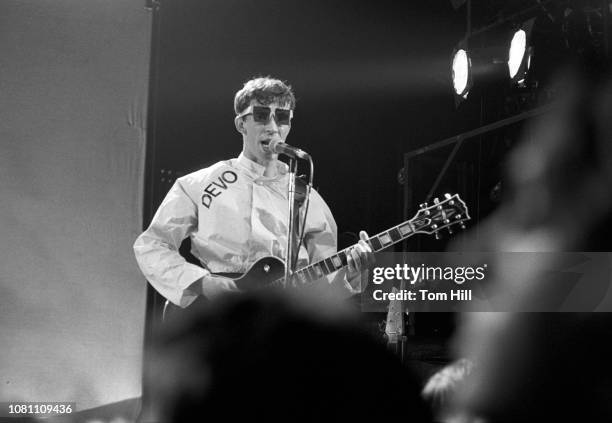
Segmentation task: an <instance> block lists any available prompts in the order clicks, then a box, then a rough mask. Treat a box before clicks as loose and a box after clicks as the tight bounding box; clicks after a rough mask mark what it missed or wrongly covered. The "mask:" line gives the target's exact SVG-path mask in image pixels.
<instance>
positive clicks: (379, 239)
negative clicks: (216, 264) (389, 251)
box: [274, 220, 415, 284]
mask: <svg viewBox="0 0 612 423" xmlns="http://www.w3.org/2000/svg"><path fill="white" fill-rule="evenodd" d="M414 233H415V228H414V227H413V224H412V221H411V220H409V221H406V222H404V223H401V224H399V225H397V226H394V227H393V228H391V229H389V230H387V231H384V232H381V233H379V234H377V235H374V236H372V237H370V239H368V240H367V241H366V242H367V243H368V244H369V245H370V248H371V249H372V252H374V253H377V252H379V251H381V250H384V249H385V248H387V247H390V246H391V245H393V244H397V243H398V242H401V241H403V240H405V239H406V238H408V237H410V236H411V235H413V234H414ZM350 249H351V247H348V248H345V249H344V250H341V251H338V252H337V253H336V254H334V255H332V256H329V257H327V258H326V259H323V260H321V261H318V262H316V263H312V264H310V265H308V266H306V267H303V268H301V269H299V270H297V271H296V272H295V273H294V275H295V277H296V279H297V280H298V281H299V282H301V283H303V284H304V283H307V282H310V281H314V280H317V279H320V278H322V277H323V276H326V275H329V274H330V273H333V272H335V271H337V270H340V269H342V268H343V267H345V266H346V265H347V264H348V261H347V255H348V254H349V250H350ZM283 282H284V280H283V279H277V280H276V281H274V284H282V283H283Z"/></svg>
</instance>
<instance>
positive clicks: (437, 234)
mask: <svg viewBox="0 0 612 423" xmlns="http://www.w3.org/2000/svg"><path fill="white" fill-rule="evenodd" d="M436 239H437V240H438V241H439V240H441V239H442V235H441V234H440V232H436Z"/></svg>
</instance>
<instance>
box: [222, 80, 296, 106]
mask: <svg viewBox="0 0 612 423" xmlns="http://www.w3.org/2000/svg"><path fill="white" fill-rule="evenodd" d="M251 100H257V101H258V102H259V103H261V104H271V103H274V102H278V103H279V104H286V103H289V107H290V108H291V109H294V108H295V95H294V94H293V91H292V90H291V86H290V85H288V84H286V83H285V82H283V81H281V80H280V79H275V78H272V77H270V76H264V77H256V78H253V79H251V80H250V81H247V82H245V83H244V86H243V87H242V89H241V90H240V91H238V92H237V93H236V95H235V97H234V112H236V114H239V113H240V112H242V111H243V110H244V109H246V108H247V107H249V104H251Z"/></svg>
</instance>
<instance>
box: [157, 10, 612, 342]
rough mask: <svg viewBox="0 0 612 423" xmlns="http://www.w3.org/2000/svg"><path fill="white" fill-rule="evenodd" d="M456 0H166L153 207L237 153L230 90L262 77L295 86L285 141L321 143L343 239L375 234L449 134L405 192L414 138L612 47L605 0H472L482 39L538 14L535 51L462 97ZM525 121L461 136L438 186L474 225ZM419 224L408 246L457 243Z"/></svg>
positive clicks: (325, 184)
mask: <svg viewBox="0 0 612 423" xmlns="http://www.w3.org/2000/svg"><path fill="white" fill-rule="evenodd" d="M460 3H461V1H453V2H451V1H441V0H439V1H432V2H407V1H403V2H400V1H390V0H382V1H365V0H359V1H348V0H346V1H321V0H314V1H313V0H311V1H303V0H290V1H279V0H261V1H257V2H253V1H244V0H214V1H201V0H173V1H163V0H162V2H161V3H160V4H161V7H160V9H159V10H158V11H157V13H156V16H155V21H154V34H153V51H152V63H151V65H152V66H151V91H150V94H151V95H150V101H151V109H150V113H149V119H150V124H149V140H148V147H149V151H148V158H147V159H148V160H147V161H148V167H149V172H148V176H147V179H148V181H147V185H148V187H149V190H148V196H147V201H146V204H147V205H148V206H149V209H148V210H149V211H148V212H149V216H145V222H148V221H149V219H150V217H151V215H152V213H153V212H154V210H155V209H156V208H157V206H158V205H159V203H160V202H161V200H162V199H163V197H164V195H165V193H166V192H167V190H168V189H169V188H170V186H171V184H172V182H173V181H174V179H175V178H176V177H177V176H180V175H183V174H185V173H189V172H192V171H195V170H197V169H199V168H202V167H206V166H208V165H211V164H213V163H215V162H217V161H219V160H223V159H227V158H230V157H236V156H237V155H238V154H239V153H240V150H241V146H242V141H241V137H240V135H239V134H238V133H237V132H236V130H235V128H234V123H233V118H234V112H233V96H234V94H235V92H236V91H237V90H239V89H240V88H241V87H242V84H243V83H244V82H245V81H247V80H248V79H250V78H251V77H253V76H261V75H271V76H273V77H277V78H280V79H283V80H286V81H287V82H289V83H290V84H291V85H292V86H293V88H294V91H295V93H296V96H297V107H296V112H295V118H294V120H293V125H292V130H291V134H290V135H289V137H288V139H287V141H288V143H290V144H292V145H295V146H299V147H300V148H303V149H304V150H306V151H308V152H309V153H311V155H312V156H313V158H314V162H315V187H316V188H317V189H318V190H319V192H320V193H321V194H322V195H323V197H324V198H325V200H326V201H327V203H328V204H329V206H330V208H331V210H332V212H333V213H334V216H335V218H336V221H337V223H338V232H339V246H340V247H344V246H347V245H349V244H350V243H352V242H353V241H354V234H355V233H357V232H358V231H359V230H361V229H365V230H367V231H368V232H369V233H370V234H376V233H378V232H380V231H383V230H385V229H387V228H389V227H391V226H394V225H396V224H398V223H400V222H401V221H403V220H405V219H404V218H409V217H411V216H412V215H414V213H415V212H416V211H417V209H418V204H419V203H420V202H421V201H423V200H424V199H425V197H426V195H427V194H428V193H429V191H430V190H431V188H432V185H433V184H434V181H435V180H436V177H437V176H438V174H439V173H440V171H441V170H442V168H443V166H444V163H445V161H446V159H447V158H448V157H449V155H450V154H451V151H452V148H453V145H450V146H448V147H445V148H441V149H439V150H436V151H434V152H430V153H427V154H423V155H420V156H418V157H416V158H414V159H412V160H411V163H410V171H409V172H408V173H407V174H406V175H407V176H408V178H407V186H408V189H409V192H410V194H411V198H412V202H410V203H409V204H407V205H406V204H405V203H404V200H405V198H404V195H403V193H404V191H403V187H402V186H401V185H400V184H399V183H398V172H399V171H400V169H401V168H402V167H403V165H404V163H403V153H405V152H408V151H411V150H414V149H415V148H418V147H422V146H425V145H428V144H431V143H433V142H436V141H439V140H441V139H444V138H447V137H451V136H454V135H457V134H461V133H463V132H465V131H468V130H473V129H475V128H479V127H481V126H483V125H486V124H489V123H492V122H496V121H499V120H500V119H504V118H507V117H509V116H513V115H516V114H518V113H521V112H524V111H526V110H530V109H533V108H535V107H537V106H539V105H542V104H544V103H547V102H548V101H549V100H550V99H551V98H554V95H555V92H554V90H553V89H551V88H549V82H550V80H551V78H553V77H554V75H555V74H556V73H557V72H558V70H559V69H561V68H562V66H563V64H564V63H570V62H584V59H585V58H591V59H592V57H599V58H601V57H603V56H604V47H605V42H604V41H603V37H602V32H603V31H602V27H603V17H602V14H601V13H599V14H598V13H593V12H592V11H593V10H596V9H597V7H600V8H601V6H602V4H603V2H602V1H601V0H580V1H543V2H541V3H540V5H538V2H534V1H531V0H529V1H528V0H516V1H513V2H504V1H500V0H488V1H478V2H473V3H474V5H473V7H472V13H471V23H472V29H473V30H474V31H475V32H476V34H475V35H474V36H473V37H472V38H470V43H471V46H472V47H491V44H493V43H495V42H497V43H499V42H500V41H499V40H501V41H502V42H503V41H507V40H508V39H509V36H511V34H512V28H513V27H515V26H516V25H518V24H520V23H521V22H522V21H523V20H526V19H528V18H531V17H534V18H536V21H535V25H534V30H533V32H532V45H534V52H535V53H534V59H533V64H532V69H531V71H530V74H529V77H528V79H527V83H526V86H525V87H523V88H517V87H516V86H513V85H511V84H510V82H509V79H508V78H507V75H506V72H507V69H506V68H505V67H504V66H505V65H503V64H502V65H498V66H490V67H489V70H490V72H489V73H488V74H487V75H485V76H486V79H481V80H475V81H474V87H473V89H472V91H471V92H470V95H469V96H468V98H467V100H466V101H463V102H462V103H461V104H457V103H456V99H455V97H454V96H453V92H452V84H451V77H450V63H451V56H452V53H453V49H454V48H455V46H456V45H457V44H458V43H459V41H460V40H461V39H462V38H463V37H464V36H465V34H466V28H467V8H466V5H465V4H463V5H458V6H457V8H455V7H454V6H455V5H457V4H460ZM454 4H455V5H454ZM496 22H497V23H498V25H497V26H496V27H495V29H494V30H490V31H484V32H480V33H479V32H478V29H479V28H483V27H485V26H488V25H491V24H495V23H496ZM502 51H503V49H502ZM489 59H490V60H492V59H502V57H490V58H489ZM589 60H590V59H589ZM591 62H593V60H591ZM595 62H596V60H595ZM523 125H524V122H523V121H521V122H519V123H518V124H515V125H510V126H507V127H504V128H503V129H501V130H497V131H492V132H489V133H486V134H484V135H481V136H479V137H474V138H471V139H469V140H467V141H466V142H464V144H463V145H462V146H461V148H460V149H459V150H458V151H457V154H456V156H455V157H454V159H453V160H452V161H451V163H450V166H449V167H448V170H447V172H446V173H445V174H444V177H443V178H441V180H440V183H439V185H438V187H437V188H436V189H435V190H434V195H441V194H443V193H444V192H459V193H460V195H461V196H462V197H463V198H464V199H465V200H466V202H467V204H468V207H469V209H470V213H471V215H472V222H470V226H472V227H475V228H476V233H477V230H478V229H477V228H478V222H479V221H480V220H481V219H483V218H484V217H486V216H487V215H488V214H489V213H491V211H493V210H494V209H495V207H496V206H497V204H498V201H499V199H500V198H501V196H502V195H503V193H504V191H505V185H504V183H503V173H504V172H503V163H504V158H505V157H506V155H507V152H508V151H509V150H510V149H511V148H512V147H513V145H515V144H516V142H517V140H519V139H520V138H521V137H522V138H524V139H526V140H528V139H529V137H528V133H525V130H524V127H523ZM145 215H146V213H145ZM458 236H459V237H460V235H455V236H454V237H455V239H456V238H457V237H458ZM415 238H417V239H415V240H412V241H411V242H410V243H409V244H408V245H407V249H408V250H444V248H445V245H446V240H442V241H437V240H434V239H433V237H424V236H418V237H415ZM432 319H433V320H435V319H434V318H433V317H432ZM429 326H433V327H434V328H433V329H432V330H433V331H439V330H441V329H440V328H439V326H440V325H439V324H437V323H434V324H433V325H425V327H427V328H428V329H427V330H429ZM451 326H452V325H451ZM443 331H444V330H443Z"/></svg>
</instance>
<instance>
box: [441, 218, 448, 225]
mask: <svg viewBox="0 0 612 423" xmlns="http://www.w3.org/2000/svg"><path fill="white" fill-rule="evenodd" d="M442 222H443V223H444V224H445V225H448V224H449V223H450V220H448V219H444V220H443V221H442Z"/></svg>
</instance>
